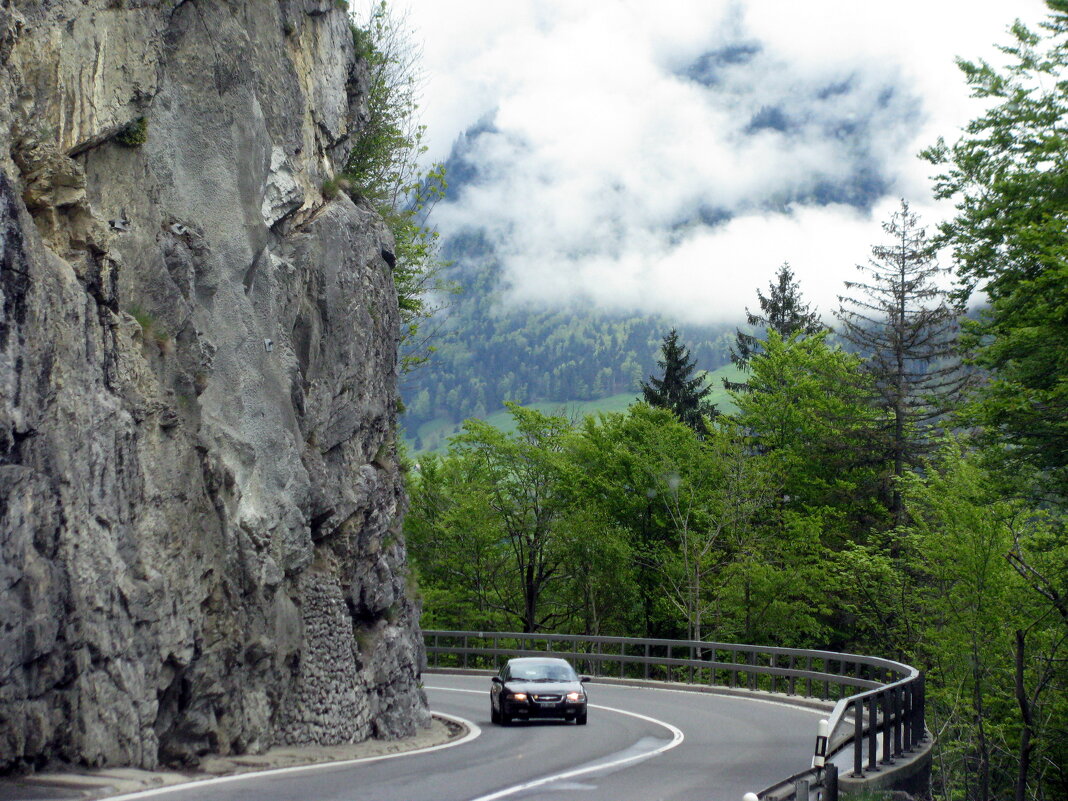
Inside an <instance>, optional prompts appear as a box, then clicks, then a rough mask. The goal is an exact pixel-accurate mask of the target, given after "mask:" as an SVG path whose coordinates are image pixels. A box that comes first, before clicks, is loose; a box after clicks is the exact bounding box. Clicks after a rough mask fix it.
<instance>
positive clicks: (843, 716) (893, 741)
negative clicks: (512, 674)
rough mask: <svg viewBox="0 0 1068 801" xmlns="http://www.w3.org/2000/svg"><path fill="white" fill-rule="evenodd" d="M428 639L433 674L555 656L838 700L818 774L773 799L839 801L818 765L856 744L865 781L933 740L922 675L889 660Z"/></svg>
mask: <svg viewBox="0 0 1068 801" xmlns="http://www.w3.org/2000/svg"><path fill="white" fill-rule="evenodd" d="M423 637H424V643H425V646H426V652H427V661H428V666H430V667H431V668H442V667H444V668H466V669H485V670H496V669H498V668H499V667H500V666H501V665H502V664H503V663H504V662H505V661H506V660H508V659H511V658H513V657H518V656H557V657H561V658H564V659H567V660H569V661H571V662H572V663H573V664H574V665H575V667H576V668H577V669H579V670H580V671H581V672H583V673H588V674H590V675H593V676H599V677H611V678H620V679H641V680H649V681H677V682H684V683H688V684H701V685H706V686H714V687H729V688H737V689H743V690H751V691H762V692H771V693H783V694H785V695H789V696H798V697H809V698H818V699H820V700H823V701H835V702H836V703H835V706H834V709H833V711H832V712H831V714H830V717H829V718H828V720H827V722H826V724H827V725H826V728H825V729H821V731H820V733H819V734H818V735H817V743H816V754H817V758H815V759H814V760H813V765H814V767H812V768H811V769H809V770H805V771H801V772H799V773H797V774H795V775H794V776H791V777H789V778H787V779H784V780H783V781H782V782H780V783H778V784H776V785H774V786H772V787H769V788H766V789H765V790H764V791H763V792H761V793H758V794H757V795H758V797H759V798H761V799H769V801H771V799H775V801H785V799H789V798H793V797H794V796H795V792H797V791H798V790H799V789H801V788H804V789H803V792H804V793H805V794H806V796H807V793H808V792H809V791H815V790H820V791H822V792H821V793H820V795H821V796H822V797H823V798H824V799H825V801H833V799H834V798H836V797H837V770H832V769H828V770H824V769H823V760H822V759H819V758H818V757H820V756H825V757H826V759H827V760H829V759H830V757H832V756H833V755H835V754H836V753H838V752H840V751H842V750H843V749H845V748H847V747H848V746H850V745H851V746H852V749H853V754H852V757H853V771H852V776H853V777H855V778H862V777H864V775H865V771H866V770H867V771H869V772H870V771H875V770H878V769H879V767H880V766H881V765H892V764H894V762H895V760H898V759H900V758H901V757H902V756H904V755H905V754H907V753H908V752H910V751H912V750H913V749H915V748H916V747H917V746H918V745H919V744H920V743H921V742H923V741H924V740H925V739H926V737H927V730H926V728H925V724H924V712H925V695H924V677H923V674H922V673H920V671H918V670H916V669H915V668H913V667H910V666H909V665H905V664H902V663H901V662H895V661H893V660H890V659H880V658H879V657H873V656H861V655H859V654H844V653H837V652H835V651H819V650H809V649H803V648H779V647H772V646H762V645H739V644H735V643H722V642H704V641H698V640H662V639H643V638H636V637H593V636H585V635H579V634H545V633H537V634H525V633H522V632H483V631H433V630H424V631H423ZM824 732H826V733H824ZM816 765H818V767H816ZM828 767H830V766H829V764H828Z"/></svg>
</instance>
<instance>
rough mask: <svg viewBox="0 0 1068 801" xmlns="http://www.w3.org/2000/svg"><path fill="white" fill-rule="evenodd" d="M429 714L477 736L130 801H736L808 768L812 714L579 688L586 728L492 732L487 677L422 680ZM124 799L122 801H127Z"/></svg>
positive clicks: (533, 726)
mask: <svg viewBox="0 0 1068 801" xmlns="http://www.w3.org/2000/svg"><path fill="white" fill-rule="evenodd" d="M424 681H425V682H426V685H427V694H428V696H429V698H430V706H431V708H432V709H433V710H435V711H437V712H444V713H447V714H450V715H455V716H458V717H461V718H465V719H466V720H468V721H471V722H473V723H475V724H476V725H477V726H478V727H480V728H481V730H482V731H481V735H480V736H478V737H476V738H474V739H472V740H470V741H469V742H466V743H463V744H462V745H457V746H454V747H451V748H445V749H442V750H437V751H430V752H426V753H419V754H412V755H409V756H402V757H398V758H396V759H387V760H382V761H378V762H367V763H363V764H356V765H349V766H325V767H317V768H315V769H312V770H304V771H298V772H293V773H284V772H275V773H273V774H272V775H269V776H256V775H255V774H252V775H246V776H244V777H241V778H240V779H239V780H236V781H228V782H224V783H218V784H216V783H211V782H208V783H206V784H205V783H196V784H194V785H185V786H182V787H178V788H174V789H168V790H166V791H164V792H158V791H155V792H149V793H138V794H137V797H138V798H143V799H159V801H194V799H195V800H196V801H238V800H240V801H495V799H498V798H508V799H520V798H523V799H539V801H541V799H548V800H549V801H556V800H557V799H568V800H569V801H576V800H578V801H602V799H603V800H604V801H629V800H630V799H633V800H634V801H639V800H640V801H658V799H663V800H664V801H667V799H678V801H683V800H685V801H703V800H707V801H741V798H742V796H743V795H744V794H745V793H746V792H748V791H756V790H760V789H763V788H764V787H766V786H767V785H769V784H772V783H773V782H774V781H776V780H778V779H781V778H784V777H786V776H788V775H790V774H792V773H794V772H796V771H798V770H801V769H803V768H805V767H807V766H808V762H809V759H810V757H811V754H812V746H813V743H814V740H815V732H816V722H817V721H818V720H819V717H820V715H821V714H823V715H825V714H826V713H819V712H815V711H813V710H810V709H803V708H799V707H793V706H788V705H785V704H779V703H772V702H767V701H762V700H751V699H745V698H734V697H728V696H721V695H710V694H703V693H691V692H684V691H667V690H655V689H648V688H636V687H620V686H612V685H604V684H597V683H596V682H591V683H590V684H588V685H587V690H588V692H589V696H590V703H591V706H590V711H589V724H588V725H586V726H575V725H572V724H564V723H558V722H555V721H550V722H534V723H519V724H515V725H513V726H510V727H506V728H505V727H500V726H495V725H493V724H491V723H490V721H489V679H488V678H486V677H473V676H455V675H441V674H426V675H425V676H424ZM128 798H129V796H128Z"/></svg>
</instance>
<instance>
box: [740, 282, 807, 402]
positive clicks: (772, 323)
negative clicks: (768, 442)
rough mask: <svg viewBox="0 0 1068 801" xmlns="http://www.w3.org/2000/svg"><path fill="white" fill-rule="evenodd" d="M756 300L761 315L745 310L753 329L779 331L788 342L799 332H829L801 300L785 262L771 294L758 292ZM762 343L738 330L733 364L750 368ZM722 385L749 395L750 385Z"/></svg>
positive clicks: (772, 286) (798, 289)
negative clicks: (750, 361)
mask: <svg viewBox="0 0 1068 801" xmlns="http://www.w3.org/2000/svg"><path fill="white" fill-rule="evenodd" d="M757 300H758V301H759V302H760V311H761V313H760V314H754V313H753V312H751V311H749V307H748V306H746V308H745V321H746V323H747V324H748V325H749V326H750V327H752V328H762V329H764V330H765V332H766V331H776V332H778V334H779V336H780V337H782V338H783V339H789V338H790V337H791V336H792V335H793V334H795V333H798V332H800V333H801V334H803V335H804V336H806V337H810V336H813V335H814V334H818V333H820V332H821V331H823V330H825V329H826V326H825V325H824V324H823V321H822V320H821V319H820V316H819V313H818V312H816V311H815V310H813V309H812V307H811V306H810V305H809V304H807V303H803V302H802V300H801V287H800V286H799V285H798V283H797V281H795V280H794V272H793V270H791V269H790V263H789V262H783V263H782V266H781V267H779V271H778V272H777V273H776V274H775V280H774V281H772V282H771V283H769V284H768V295H767V297H765V296H764V293H763V292H761V291H760V290H759V289H758V290H757ZM762 343H763V340H761V339H760V338H759V337H758V336H757V335H756V334H747V333H745V332H744V331H741V330H738V331H737V333H736V335H735V342H734V346H733V347H732V348H731V361H732V362H733V363H734V364H735V365H737V366H738V367H741V368H743V369H744V368H746V367H748V366H749V360H750V359H752V358H753V357H754V356H755V355H757V354H758V353H760V352H761V351H762V350H763V348H762ZM723 386H724V387H726V388H727V389H729V390H733V391H735V392H746V391H748V389H749V385H748V384H746V383H745V382H734V381H728V380H727V379H726V378H724V379H723Z"/></svg>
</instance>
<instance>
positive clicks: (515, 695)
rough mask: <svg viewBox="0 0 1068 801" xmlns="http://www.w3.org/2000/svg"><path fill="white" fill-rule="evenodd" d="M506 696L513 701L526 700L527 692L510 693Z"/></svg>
mask: <svg viewBox="0 0 1068 801" xmlns="http://www.w3.org/2000/svg"><path fill="white" fill-rule="evenodd" d="M508 697H509V698H510V699H512V700H513V701H526V700H527V694H526V693H512V694H511V695H509V696H508Z"/></svg>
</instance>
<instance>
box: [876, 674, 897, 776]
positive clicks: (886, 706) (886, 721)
mask: <svg viewBox="0 0 1068 801" xmlns="http://www.w3.org/2000/svg"><path fill="white" fill-rule="evenodd" d="M880 695H881V696H882V699H883V725H882V726H880V727H879V728H880V730H881V731H882V735H883V764H884V765H893V764H894V758H893V756H891V754H890V737H891V732H892V731H893V717H894V715H893V708H892V702H891V701H890V693H889V692H886V691H883V692H882V693H880Z"/></svg>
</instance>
